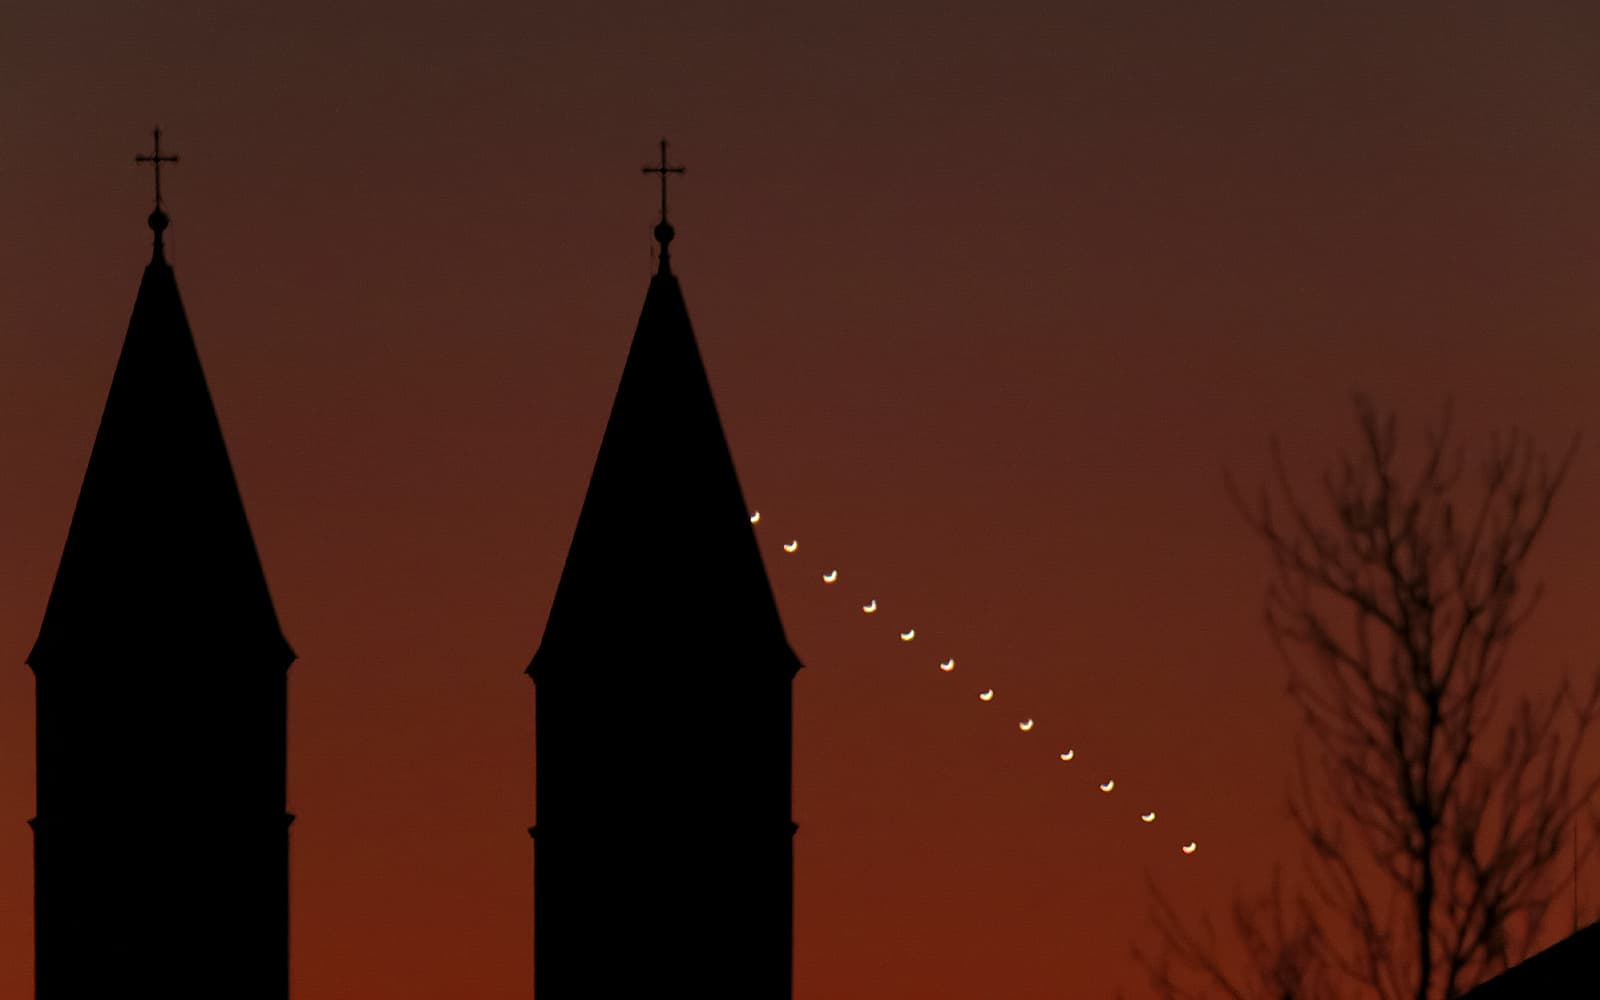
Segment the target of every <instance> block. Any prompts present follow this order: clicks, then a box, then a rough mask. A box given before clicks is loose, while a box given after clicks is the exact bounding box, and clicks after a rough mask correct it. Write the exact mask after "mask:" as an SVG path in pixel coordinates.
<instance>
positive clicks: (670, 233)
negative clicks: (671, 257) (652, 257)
mask: <svg viewBox="0 0 1600 1000" xmlns="http://www.w3.org/2000/svg"><path fill="white" fill-rule="evenodd" d="M676 235H677V231H676V230H674V229H673V228H672V223H670V222H667V221H665V220H662V221H661V222H658V223H656V242H657V243H659V244H661V249H662V250H665V249H666V248H667V244H668V243H671V242H672V237H674V236H676Z"/></svg>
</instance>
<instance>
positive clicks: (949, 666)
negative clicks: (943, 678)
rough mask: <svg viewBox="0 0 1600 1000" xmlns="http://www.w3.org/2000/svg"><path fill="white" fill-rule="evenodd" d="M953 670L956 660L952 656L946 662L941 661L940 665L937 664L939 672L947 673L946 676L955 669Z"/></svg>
mask: <svg viewBox="0 0 1600 1000" xmlns="http://www.w3.org/2000/svg"><path fill="white" fill-rule="evenodd" d="M955 668H956V658H955V657H953V656H952V657H950V659H948V660H944V661H943V662H941V663H940V664H939V669H940V670H943V671H944V672H945V673H947V674H948V673H949V672H950V671H952V670H954V669H955Z"/></svg>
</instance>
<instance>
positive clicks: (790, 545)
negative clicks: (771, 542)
mask: <svg viewBox="0 0 1600 1000" xmlns="http://www.w3.org/2000/svg"><path fill="white" fill-rule="evenodd" d="M799 550H800V540H799V539H798V538H797V539H795V540H794V541H792V542H784V543H783V551H785V552H798V551H799Z"/></svg>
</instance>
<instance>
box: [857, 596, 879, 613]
mask: <svg viewBox="0 0 1600 1000" xmlns="http://www.w3.org/2000/svg"><path fill="white" fill-rule="evenodd" d="M861 610H862V611H865V612H866V613H867V614H869V615H870V614H872V613H873V612H874V611H876V610H878V599H877V598H876V597H874V598H873V599H872V600H870V601H868V602H867V603H865V604H863V605H861Z"/></svg>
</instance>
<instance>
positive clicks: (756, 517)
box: [750, 510, 761, 524]
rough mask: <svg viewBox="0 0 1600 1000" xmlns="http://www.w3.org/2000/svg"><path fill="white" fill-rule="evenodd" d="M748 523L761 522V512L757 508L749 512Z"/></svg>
mask: <svg viewBox="0 0 1600 1000" xmlns="http://www.w3.org/2000/svg"><path fill="white" fill-rule="evenodd" d="M750 523H751V524H760V523H761V512H760V511H759V510H753V511H751V512H750Z"/></svg>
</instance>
